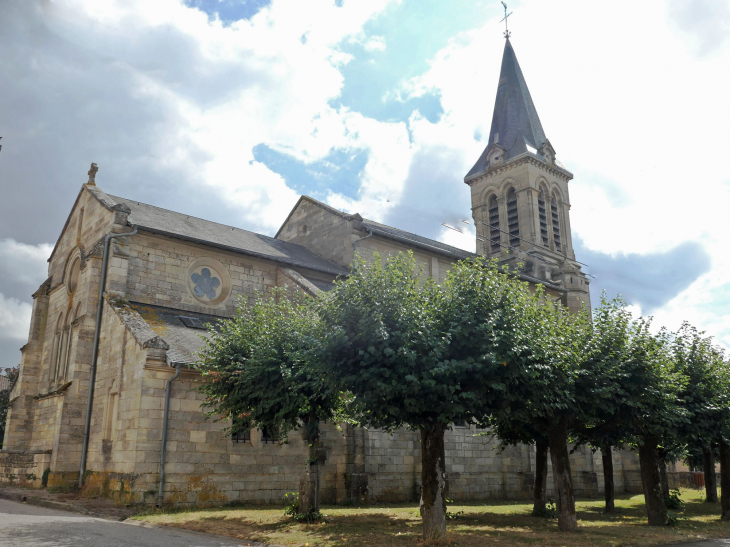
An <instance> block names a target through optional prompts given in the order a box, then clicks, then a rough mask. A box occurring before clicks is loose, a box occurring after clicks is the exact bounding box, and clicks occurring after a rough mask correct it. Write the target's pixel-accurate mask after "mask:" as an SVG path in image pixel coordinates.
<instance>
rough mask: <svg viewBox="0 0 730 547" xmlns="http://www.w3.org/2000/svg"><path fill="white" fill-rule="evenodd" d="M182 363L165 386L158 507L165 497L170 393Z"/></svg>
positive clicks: (176, 367) (177, 366)
mask: <svg viewBox="0 0 730 547" xmlns="http://www.w3.org/2000/svg"><path fill="white" fill-rule="evenodd" d="M181 367H182V363H178V364H177V365H176V366H175V374H173V375H172V378H170V379H169V380H168V381H167V386H166V387H165V410H164V411H163V416H162V444H161V446H160V488H159V490H158V491H157V507H162V503H163V500H164V497H165V458H166V456H167V422H168V414H169V413H170V393H171V392H172V383H173V382H174V381H175V380H177V378H178V376H180V368H181Z"/></svg>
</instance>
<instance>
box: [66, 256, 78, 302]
mask: <svg viewBox="0 0 730 547" xmlns="http://www.w3.org/2000/svg"><path fill="white" fill-rule="evenodd" d="M80 273H81V260H79V259H78V258H77V259H76V260H74V261H73V263H72V264H71V267H70V268H69V269H68V274H67V275H66V288H67V289H68V293H69V294H73V292H74V291H75V290H76V286H77V285H78V284H79V275H80Z"/></svg>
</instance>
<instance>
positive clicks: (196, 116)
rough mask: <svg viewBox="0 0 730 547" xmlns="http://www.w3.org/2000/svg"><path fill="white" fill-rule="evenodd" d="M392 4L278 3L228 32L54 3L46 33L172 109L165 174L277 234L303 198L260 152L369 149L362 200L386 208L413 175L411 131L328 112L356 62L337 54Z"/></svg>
mask: <svg viewBox="0 0 730 547" xmlns="http://www.w3.org/2000/svg"><path fill="white" fill-rule="evenodd" d="M395 1H396V0H374V1H370V2H346V3H344V4H343V6H342V7H338V6H336V5H335V3H334V2H331V1H330V0H313V1H311V2H300V1H297V0H275V1H274V2H272V4H271V5H270V6H268V7H266V8H264V9H262V10H261V11H260V12H259V13H257V14H256V15H255V16H253V17H252V18H251V19H250V20H241V21H237V22H235V23H233V24H231V25H229V26H223V25H222V23H221V22H220V21H218V20H213V21H210V20H209V19H208V17H207V16H206V15H205V14H204V13H202V12H200V11H198V10H196V9H191V8H189V7H187V6H185V5H183V4H182V3H181V2H180V1H179V0H158V1H156V2H147V1H143V0H133V1H120V0H93V1H92V0H59V1H58V2H57V3H56V4H55V5H54V9H53V10H50V12H49V16H48V24H49V25H50V26H51V28H52V29H53V30H54V32H55V33H57V34H58V35H60V36H62V37H63V38H64V39H65V40H68V41H70V42H73V43H76V44H77V45H78V46H79V47H82V48H84V49H88V50H91V51H93V52H94V53H95V54H98V55H103V56H107V57H108V58H110V59H114V60H115V61H116V62H118V63H121V64H122V65H123V66H125V67H126V69H127V70H129V71H131V73H132V75H133V78H134V80H135V88H134V93H135V95H136V97H137V98H138V99H139V100H140V101H143V102H148V103H149V102H153V103H161V104H165V105H167V107H168V109H169V111H170V118H169V122H168V123H169V129H168V131H167V135H166V139H164V140H162V141H158V142H157V143H156V144H155V146H156V150H154V155H155V156H156V157H157V158H158V159H157V164H158V166H165V165H171V166H173V165H178V166H180V165H185V166H189V169H190V172H193V173H197V176H198V177H199V178H200V179H202V180H204V181H205V184H207V185H209V186H210V187H211V188H212V189H213V190H214V191H215V192H217V194H218V195H219V196H220V197H221V198H222V199H224V200H226V201H227V202H229V203H231V204H233V205H234V207H235V208H236V209H237V210H238V214H239V215H240V216H241V217H242V218H245V219H246V222H247V224H249V225H252V226H251V227H253V228H255V229H258V230H262V231H267V232H271V231H275V229H276V228H277V227H278V225H279V224H280V223H281V221H282V220H283V218H284V217H285V215H286V213H287V210H288V208H289V207H291V206H293V205H294V203H295V202H296V199H297V193H296V192H295V191H294V190H292V189H291V188H290V187H288V186H287V184H286V182H285V181H284V180H283V179H282V178H281V177H280V176H279V175H277V174H275V173H273V172H271V171H270V170H269V169H268V168H267V167H266V166H264V165H262V164H259V163H257V162H255V161H254V157H253V154H252V149H253V148H254V147H255V146H256V145H257V144H260V143H266V144H267V145H269V146H271V147H272V148H274V149H278V150H285V151H286V152H287V153H289V154H291V155H293V156H294V157H297V158H299V159H301V160H303V161H316V160H319V159H321V158H323V157H325V156H326V155H327V154H328V153H329V152H330V151H331V150H332V148H347V147H354V148H363V149H372V150H373V154H372V155H371V161H370V162H369V164H368V166H367V168H366V169H365V179H366V180H365V183H364V188H365V190H364V194H370V193H373V194H374V195H375V197H374V198H373V199H378V200H379V199H380V198H381V194H382V190H381V189H379V188H380V187H382V186H384V185H387V184H388V183H392V184H393V185H397V183H396V182H395V181H393V177H394V176H396V177H397V176H401V175H402V171H403V169H404V168H403V163H404V162H405V163H406V164H407V159H406V160H403V158H402V157H396V151H397V149H398V148H403V147H402V145H400V144H399V142H398V141H402V140H403V138H404V137H405V141H406V142H407V133H406V131H405V127H401V128H400V129H399V131H400V135H394V134H393V133H394V129H393V128H392V127H391V126H392V124H380V123H379V122H375V121H373V120H367V119H364V118H363V117H362V116H359V115H355V114H353V113H351V112H349V111H347V110H346V109H333V108H331V107H330V106H329V104H328V102H329V101H330V100H331V99H333V98H335V97H337V96H338V95H339V93H340V90H341V88H342V85H343V77H342V74H341V73H340V72H339V70H338V68H339V67H340V66H342V64H344V63H347V62H348V60H349V59H350V56H349V55H348V54H345V53H343V52H341V51H340V49H339V44H340V43H342V42H343V40H346V39H347V38H348V37H358V36H361V35H362V26H363V24H364V23H365V22H366V21H368V20H369V19H371V18H372V17H373V16H374V15H376V14H378V13H380V12H381V11H382V10H384V9H385V8H386V7H387V6H388V5H389V4H392V3H394V2H395ZM364 46H365V47H366V48H369V49H373V48H374V49H381V50H382V48H384V47H385V42H384V39H383V38H382V37H377V36H375V37H369V38H367V39H366V40H365V42H364ZM190 145H193V148H194V149H197V150H199V152H198V154H197V156H196V157H191V146H190ZM201 156H202V157H204V158H205V159H206V160H207V161H204V162H201V161H199V159H200V157H201ZM378 185H379V186H378ZM375 187H378V188H375Z"/></svg>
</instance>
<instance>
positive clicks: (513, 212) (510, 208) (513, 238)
mask: <svg viewBox="0 0 730 547" xmlns="http://www.w3.org/2000/svg"><path fill="white" fill-rule="evenodd" d="M507 231H508V232H509V244H510V247H519V246H520V222H519V219H518V218H517V192H515V189H514V188H510V189H509V191H508V192H507Z"/></svg>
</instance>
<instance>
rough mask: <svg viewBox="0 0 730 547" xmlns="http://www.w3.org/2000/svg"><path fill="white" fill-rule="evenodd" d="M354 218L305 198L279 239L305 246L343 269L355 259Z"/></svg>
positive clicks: (293, 213)
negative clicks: (353, 243) (353, 245)
mask: <svg viewBox="0 0 730 547" xmlns="http://www.w3.org/2000/svg"><path fill="white" fill-rule="evenodd" d="M352 218H353V217H352V216H351V215H345V214H344V213H341V212H340V211H336V210H334V209H332V208H330V207H328V206H326V205H323V204H318V203H315V202H313V201H312V200H310V199H309V198H306V197H303V198H302V199H301V200H300V201H299V202H298V203H297V206H296V208H295V209H294V210H293V211H292V213H291V215H290V216H289V218H287V219H286V221H285V222H284V224H283V225H282V226H281V228H280V229H279V233H278V234H277V235H276V237H277V239H281V240H283V241H291V242H292V243H298V244H299V245H303V246H304V247H306V248H308V249H309V250H311V251H313V252H315V253H317V254H318V255H319V256H322V257H324V258H326V259H328V260H330V261H332V262H334V263H335V264H339V265H340V266H342V267H343V268H349V266H350V264H351V263H352V257H353V247H352V242H353V240H355V239H357V238H358V237H361V236H355V235H354V234H353V233H352V220H351V219H352Z"/></svg>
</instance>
